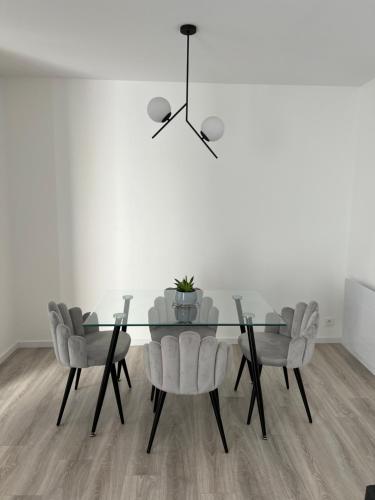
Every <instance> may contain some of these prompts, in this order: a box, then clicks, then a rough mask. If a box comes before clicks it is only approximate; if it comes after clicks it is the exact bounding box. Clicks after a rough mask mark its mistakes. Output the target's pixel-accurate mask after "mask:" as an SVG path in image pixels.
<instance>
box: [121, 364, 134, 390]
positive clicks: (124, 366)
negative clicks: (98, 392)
mask: <svg viewBox="0 0 375 500" xmlns="http://www.w3.org/2000/svg"><path fill="white" fill-rule="evenodd" d="M121 363H122V367H123V369H124V373H125V377H126V381H127V382H128V386H129V389H131V388H132V384H131V382H130V377H129V372H128V367H127V365H126V361H125V359H123V360H122V361H121Z"/></svg>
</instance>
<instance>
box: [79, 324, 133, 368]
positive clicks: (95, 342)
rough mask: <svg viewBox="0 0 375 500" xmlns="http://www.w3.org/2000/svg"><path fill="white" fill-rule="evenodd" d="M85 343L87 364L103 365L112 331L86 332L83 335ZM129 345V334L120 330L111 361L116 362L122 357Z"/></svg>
mask: <svg viewBox="0 0 375 500" xmlns="http://www.w3.org/2000/svg"><path fill="white" fill-rule="evenodd" d="M85 339H86V343H87V344H86V345H87V364H88V366H101V365H105V362H106V359H107V355H108V350H109V345H110V343H111V339H112V331H108V332H95V333H88V334H86V336H85ZM129 346H130V335H129V334H128V333H126V332H120V335H119V337H118V341H117V346H116V352H115V356H114V359H113V361H114V362H115V363H117V362H118V361H120V360H121V359H124V358H125V356H126V353H127V352H128V350H129Z"/></svg>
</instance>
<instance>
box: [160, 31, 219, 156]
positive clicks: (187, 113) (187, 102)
mask: <svg viewBox="0 0 375 500" xmlns="http://www.w3.org/2000/svg"><path fill="white" fill-rule="evenodd" d="M196 31H197V28H196V26H194V25H193V24H184V25H182V26H181V27H180V32H181V33H182V34H183V35H186V37H187V44H186V102H185V104H183V105H182V106H181V107H180V109H178V110H177V111H176V113H174V114H173V115H172V116H171V117H170V118H169V119H168V121H166V123H164V124H163V126H162V127H160V128H159V130H158V131H157V132H155V134H154V135H153V136H152V139H154V137H156V136H157V135H158V134H159V133H160V132H161V131H162V130H163V129H164V128H165V127H166V126H167V125H168V124H169V123H170V122H171V121H172V120H173V118H175V117H176V116H177V115H178V114H179V113H180V112H181V111H182V110H183V109H184V108H185V121H186V123H187V124H188V125H189V127H190V128H191V129H192V130H193V131H194V132H195V134H196V135H197V136H198V137H199V139H200V140H201V141H202V142H203V144H204V145H205V146H206V148H207V149H209V150H210V151H211V153H212V154H213V155H214V157H215V158H217V157H218V156H217V155H216V154H215V153H214V151H213V150H212V149H211V148H210V146H209V145H208V144H207V142H206V141H205V139H204V138H203V137H202V135H201V134H200V133H199V132H198V131H197V130H196V129H195V127H194V126H193V125H192V124H191V123H190V121H189V56H190V51H189V48H190V47H189V45H190V44H189V42H190V36H191V35H194V33H196Z"/></svg>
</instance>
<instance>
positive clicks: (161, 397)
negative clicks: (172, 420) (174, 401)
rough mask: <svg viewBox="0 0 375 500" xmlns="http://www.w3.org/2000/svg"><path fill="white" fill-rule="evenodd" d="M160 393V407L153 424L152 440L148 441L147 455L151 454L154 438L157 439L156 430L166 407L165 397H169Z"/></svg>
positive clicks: (162, 392)
mask: <svg viewBox="0 0 375 500" xmlns="http://www.w3.org/2000/svg"><path fill="white" fill-rule="evenodd" d="M156 390H157V391H158V389H156ZM159 393H160V394H159V398H158V406H157V409H156V413H155V417H154V422H153V424H152V429H151V434H150V439H149V441H148V446H147V453H150V451H151V447H152V443H153V442H154V437H155V433H156V429H157V427H158V423H159V419H160V415H161V411H162V409H163V406H164V400H165V396H166V395H167V393H166V392H164V391H159ZM155 400H156V398H155Z"/></svg>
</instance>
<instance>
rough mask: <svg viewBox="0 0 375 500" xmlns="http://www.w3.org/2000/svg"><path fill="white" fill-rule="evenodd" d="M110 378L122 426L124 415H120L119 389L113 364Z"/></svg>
mask: <svg viewBox="0 0 375 500" xmlns="http://www.w3.org/2000/svg"><path fill="white" fill-rule="evenodd" d="M111 377H112V384H113V389H114V391H115V395H116V402H117V408H118V412H119V415H120V420H121V423H122V424H123V423H124V414H123V413H122V404H121V396H120V389H119V386H118V380H117V373H116V366H115V364H114V363H113V364H112V366H111Z"/></svg>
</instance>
